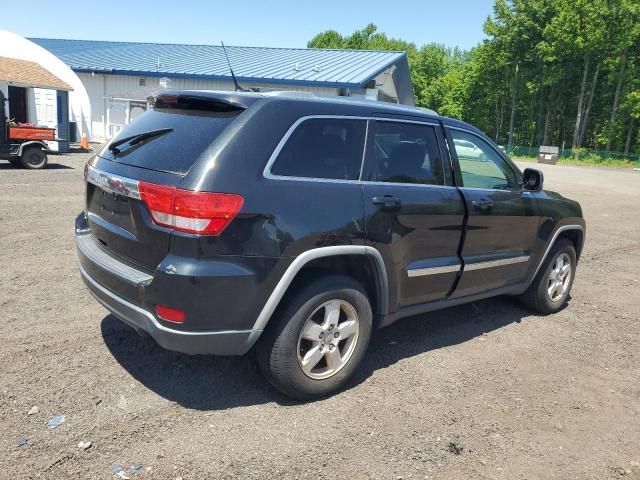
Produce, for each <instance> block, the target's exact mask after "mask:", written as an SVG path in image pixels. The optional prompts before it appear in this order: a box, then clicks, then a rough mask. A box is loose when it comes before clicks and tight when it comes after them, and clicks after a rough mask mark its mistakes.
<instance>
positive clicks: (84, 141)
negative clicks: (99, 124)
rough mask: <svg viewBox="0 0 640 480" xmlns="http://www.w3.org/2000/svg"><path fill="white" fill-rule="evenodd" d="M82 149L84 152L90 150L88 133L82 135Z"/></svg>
mask: <svg viewBox="0 0 640 480" xmlns="http://www.w3.org/2000/svg"><path fill="white" fill-rule="evenodd" d="M80 147H81V148H82V149H83V150H89V141H88V140H87V134H86V133H83V134H82V140H80Z"/></svg>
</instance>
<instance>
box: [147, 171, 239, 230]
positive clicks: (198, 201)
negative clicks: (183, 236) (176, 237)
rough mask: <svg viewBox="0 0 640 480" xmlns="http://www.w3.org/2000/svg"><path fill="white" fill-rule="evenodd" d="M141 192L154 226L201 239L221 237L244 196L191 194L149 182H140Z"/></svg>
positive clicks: (236, 212)
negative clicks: (198, 236)
mask: <svg viewBox="0 0 640 480" xmlns="http://www.w3.org/2000/svg"><path fill="white" fill-rule="evenodd" d="M138 190H139V192H140V199H141V200H142V201H143V202H144V203H145V204H146V205H147V208H148V209H149V212H150V213H151V218H152V219H153V221H154V223H156V224H157V225H162V226H164V227H170V228H173V229H175V230H177V231H180V232H186V233H199V234H202V235H219V234H220V233H222V231H223V230H224V229H225V228H227V225H229V223H231V221H232V220H233V219H234V218H235V217H236V215H237V214H238V212H240V209H241V208H242V204H243V203H244V199H243V198H242V196H241V195H235V194H230V193H211V192H192V191H190V190H181V189H179V188H175V187H167V186H164V185H155V184H153V183H147V182H139V184H138Z"/></svg>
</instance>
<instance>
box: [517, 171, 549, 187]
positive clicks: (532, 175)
mask: <svg viewBox="0 0 640 480" xmlns="http://www.w3.org/2000/svg"><path fill="white" fill-rule="evenodd" d="M543 183H544V175H543V174H542V172H541V171H540V170H536V169H535V168H525V169H524V173H523V174H522V186H523V188H524V189H525V190H530V191H532V192H539V191H540V190H542V184H543Z"/></svg>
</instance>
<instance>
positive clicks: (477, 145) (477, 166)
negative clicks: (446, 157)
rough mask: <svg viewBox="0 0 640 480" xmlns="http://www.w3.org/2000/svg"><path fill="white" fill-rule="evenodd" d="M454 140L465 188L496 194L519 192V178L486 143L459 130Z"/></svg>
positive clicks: (452, 134)
mask: <svg viewBox="0 0 640 480" xmlns="http://www.w3.org/2000/svg"><path fill="white" fill-rule="evenodd" d="M451 136H452V137H453V146H454V148H455V149H456V154H457V155H458V163H459V165H460V172H461V173H462V184H463V186H464V187H470V188H486V189H495V190H509V189H514V188H517V186H518V177H517V176H516V174H515V172H514V171H513V169H512V168H511V167H510V166H509V165H507V163H506V162H505V161H504V159H503V158H502V157H501V156H500V155H499V154H498V153H497V152H496V151H495V150H494V149H493V148H491V146H490V145H489V144H488V143H487V142H485V141H484V140H483V139H481V138H480V137H477V136H475V135H472V134H470V133H466V132H462V131H460V130H453V129H452V130H451Z"/></svg>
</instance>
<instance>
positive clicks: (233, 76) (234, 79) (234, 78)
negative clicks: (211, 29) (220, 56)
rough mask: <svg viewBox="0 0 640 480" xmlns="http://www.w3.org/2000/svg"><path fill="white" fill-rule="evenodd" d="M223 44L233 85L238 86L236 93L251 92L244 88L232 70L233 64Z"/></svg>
mask: <svg viewBox="0 0 640 480" xmlns="http://www.w3.org/2000/svg"><path fill="white" fill-rule="evenodd" d="M220 43H221V44H222V51H223V52H224V56H225V58H226V59H227V65H229V71H230V72H231V78H233V84H234V85H235V86H236V92H250V91H251V90H247V89H246V88H242V87H241V86H240V84H239V83H238V80H236V75H235V74H234V73H233V68H231V62H230V61H229V55H227V49H226V48H224V42H223V41H220Z"/></svg>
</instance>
